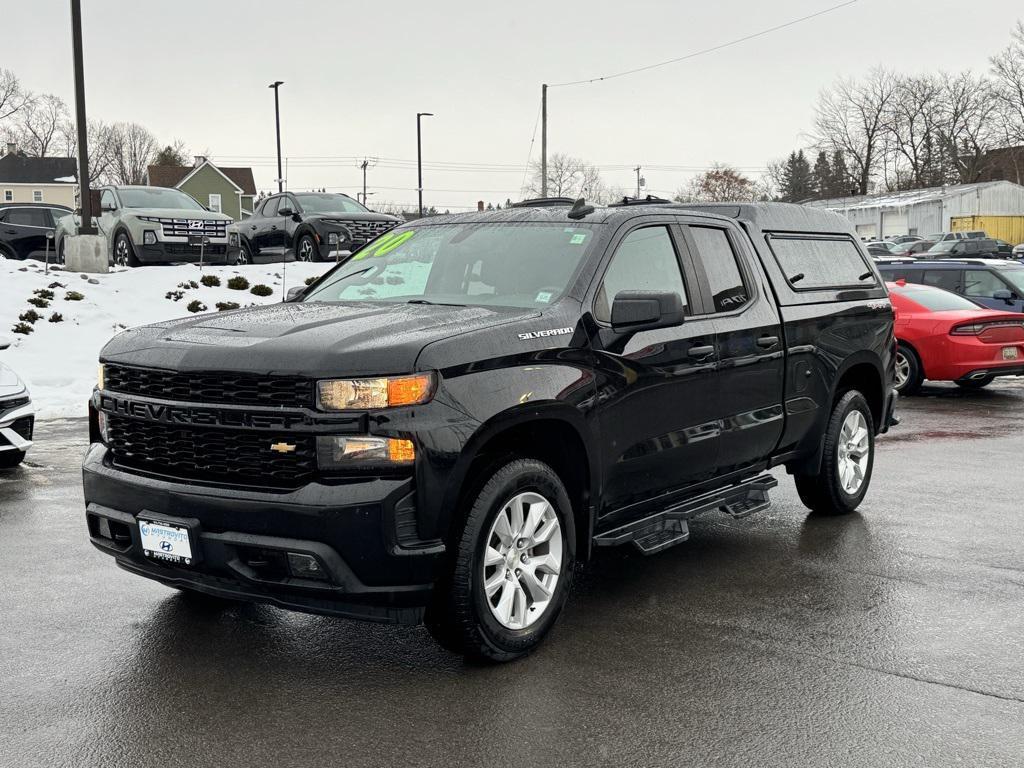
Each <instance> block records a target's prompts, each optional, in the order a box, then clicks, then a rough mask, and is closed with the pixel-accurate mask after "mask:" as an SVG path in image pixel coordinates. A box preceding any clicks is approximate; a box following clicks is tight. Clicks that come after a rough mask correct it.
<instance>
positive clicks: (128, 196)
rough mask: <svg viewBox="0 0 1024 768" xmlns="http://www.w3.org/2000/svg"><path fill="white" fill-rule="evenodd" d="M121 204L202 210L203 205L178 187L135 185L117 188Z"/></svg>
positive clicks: (134, 206)
mask: <svg viewBox="0 0 1024 768" xmlns="http://www.w3.org/2000/svg"><path fill="white" fill-rule="evenodd" d="M117 196H118V197H119V198H121V205H123V206H124V207H125V208H185V209H188V210H194V211H202V210H204V208H203V206H201V205H200V204H199V203H197V202H196V201H195V200H194V199H193V198H192V197H190V196H189V195H186V194H185V193H184V192H182V191H180V190H177V189H158V188H156V187H135V188H131V189H119V190H117Z"/></svg>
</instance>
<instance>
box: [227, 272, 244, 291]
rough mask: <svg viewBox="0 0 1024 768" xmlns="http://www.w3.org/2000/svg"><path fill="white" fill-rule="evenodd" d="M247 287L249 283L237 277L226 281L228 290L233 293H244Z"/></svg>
mask: <svg viewBox="0 0 1024 768" xmlns="http://www.w3.org/2000/svg"><path fill="white" fill-rule="evenodd" d="M248 287H249V281H248V280H246V279H245V278H244V277H242V276H241V275H239V276H238V277H232V278H230V279H229V280H228V288H230V289H231V290H233V291H244V290H245V289H246V288H248Z"/></svg>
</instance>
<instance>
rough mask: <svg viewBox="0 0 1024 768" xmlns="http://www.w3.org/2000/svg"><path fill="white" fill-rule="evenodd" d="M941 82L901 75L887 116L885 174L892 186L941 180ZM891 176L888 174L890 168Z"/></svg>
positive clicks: (922, 77) (894, 187)
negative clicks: (938, 116) (938, 123)
mask: <svg viewBox="0 0 1024 768" xmlns="http://www.w3.org/2000/svg"><path fill="white" fill-rule="evenodd" d="M941 101H942V84H941V82H940V81H939V80H937V79H936V78H935V77H933V76H931V75H916V76H914V75H912V76H905V77H900V78H898V79H897V82H896V94H895V98H893V99H892V100H891V101H890V102H889V107H888V114H887V116H886V118H885V120H884V125H885V132H886V133H885V139H886V141H885V145H886V163H885V166H886V176H887V183H888V186H889V187H890V189H913V188H917V187H927V186H930V185H932V184H937V183H938V184H941V183H942V181H943V179H942V178H941V173H938V172H937V171H938V169H937V167H936V166H937V160H938V156H939V153H940V152H941V147H940V146H939V142H938V136H937V132H936V126H935V118H936V114H937V113H938V111H939V108H940V104H941ZM890 170H891V171H892V177H889V171H890Z"/></svg>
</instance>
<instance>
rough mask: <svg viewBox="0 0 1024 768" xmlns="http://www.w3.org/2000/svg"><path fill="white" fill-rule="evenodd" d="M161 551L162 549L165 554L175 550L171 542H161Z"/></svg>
mask: <svg viewBox="0 0 1024 768" xmlns="http://www.w3.org/2000/svg"><path fill="white" fill-rule="evenodd" d="M160 549H162V550H163V551H164V552H170V551H171V550H172V549H174V545H173V544H171V542H169V541H161V542H160Z"/></svg>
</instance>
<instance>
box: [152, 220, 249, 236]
mask: <svg viewBox="0 0 1024 768" xmlns="http://www.w3.org/2000/svg"><path fill="white" fill-rule="evenodd" d="M228 224H231V222H230V221H201V220H192V221H190V220H189V219H160V226H161V228H162V229H163V231H164V237H188V236H189V235H206V236H207V237H219V238H225V237H227V234H228Z"/></svg>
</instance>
